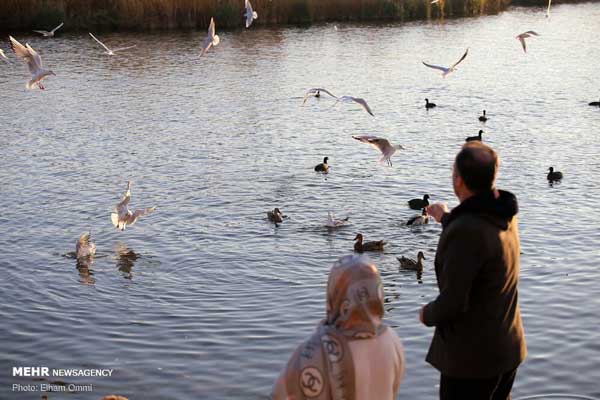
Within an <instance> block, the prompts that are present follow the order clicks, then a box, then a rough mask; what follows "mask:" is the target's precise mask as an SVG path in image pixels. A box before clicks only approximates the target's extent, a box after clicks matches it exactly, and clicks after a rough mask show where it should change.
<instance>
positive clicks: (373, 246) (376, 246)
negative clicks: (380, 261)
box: [354, 233, 385, 253]
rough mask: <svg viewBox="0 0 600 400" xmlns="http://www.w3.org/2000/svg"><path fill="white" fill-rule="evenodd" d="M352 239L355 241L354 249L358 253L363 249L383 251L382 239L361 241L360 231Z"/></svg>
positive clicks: (383, 243)
mask: <svg viewBox="0 0 600 400" xmlns="http://www.w3.org/2000/svg"><path fill="white" fill-rule="evenodd" d="M354 240H355V241H356V243H354V251H357V252H359V253H362V252H363V251H383V246H384V245H385V242H384V241H383V240H378V241H376V242H364V243H363V235H362V234H360V233H359V234H358V235H356V237H355V238H354Z"/></svg>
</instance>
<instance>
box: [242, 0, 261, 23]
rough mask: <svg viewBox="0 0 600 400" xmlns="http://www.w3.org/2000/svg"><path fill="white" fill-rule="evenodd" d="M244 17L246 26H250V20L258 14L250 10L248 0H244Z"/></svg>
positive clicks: (250, 6)
mask: <svg viewBox="0 0 600 400" xmlns="http://www.w3.org/2000/svg"><path fill="white" fill-rule="evenodd" d="M244 17H246V28H250V25H252V21H254V20H255V19H257V18H258V14H257V13H256V11H253V10H252V4H250V1H249V0H246V13H245V14H244Z"/></svg>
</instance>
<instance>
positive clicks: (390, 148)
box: [352, 135, 404, 167]
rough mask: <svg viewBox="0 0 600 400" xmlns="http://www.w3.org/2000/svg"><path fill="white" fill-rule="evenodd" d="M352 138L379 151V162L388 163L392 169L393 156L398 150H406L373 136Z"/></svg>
mask: <svg viewBox="0 0 600 400" xmlns="http://www.w3.org/2000/svg"><path fill="white" fill-rule="evenodd" d="M352 138H353V139H356V140H358V141H359V142H363V143H367V144H370V145H371V146H373V147H374V148H376V149H377V150H379V152H380V153H381V158H380V159H379V162H380V163H383V162H387V164H388V165H389V166H390V167H391V166H392V156H393V155H394V153H395V152H396V150H404V147H402V146H401V145H393V144H391V143H390V142H389V140H387V139H384V138H380V137H377V136H373V135H362V136H352Z"/></svg>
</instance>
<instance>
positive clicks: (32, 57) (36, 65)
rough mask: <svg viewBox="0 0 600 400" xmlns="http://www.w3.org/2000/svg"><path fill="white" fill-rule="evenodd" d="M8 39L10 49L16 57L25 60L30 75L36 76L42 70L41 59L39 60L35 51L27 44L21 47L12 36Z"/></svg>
mask: <svg viewBox="0 0 600 400" xmlns="http://www.w3.org/2000/svg"><path fill="white" fill-rule="evenodd" d="M9 39H10V46H11V48H12V49H13V51H14V52H15V54H16V55H17V57H20V58H22V59H23V60H25V62H26V63H27V66H28V67H29V72H31V74H32V75H35V74H37V73H38V72H39V70H40V69H41V68H42V59H41V58H40V55H39V54H38V53H36V51H35V50H33V48H31V46H30V45H29V44H27V43H26V44H25V45H26V46H23V45H22V44H21V43H19V42H18V41H17V40H16V39H15V38H14V37H12V36H9Z"/></svg>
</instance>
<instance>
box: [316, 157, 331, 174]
mask: <svg viewBox="0 0 600 400" xmlns="http://www.w3.org/2000/svg"><path fill="white" fill-rule="evenodd" d="M327 160H329V157H325V158H323V162H322V163H321V164H318V165H317V166H315V172H323V173H325V174H326V173H328V172H329V164H327Z"/></svg>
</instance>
